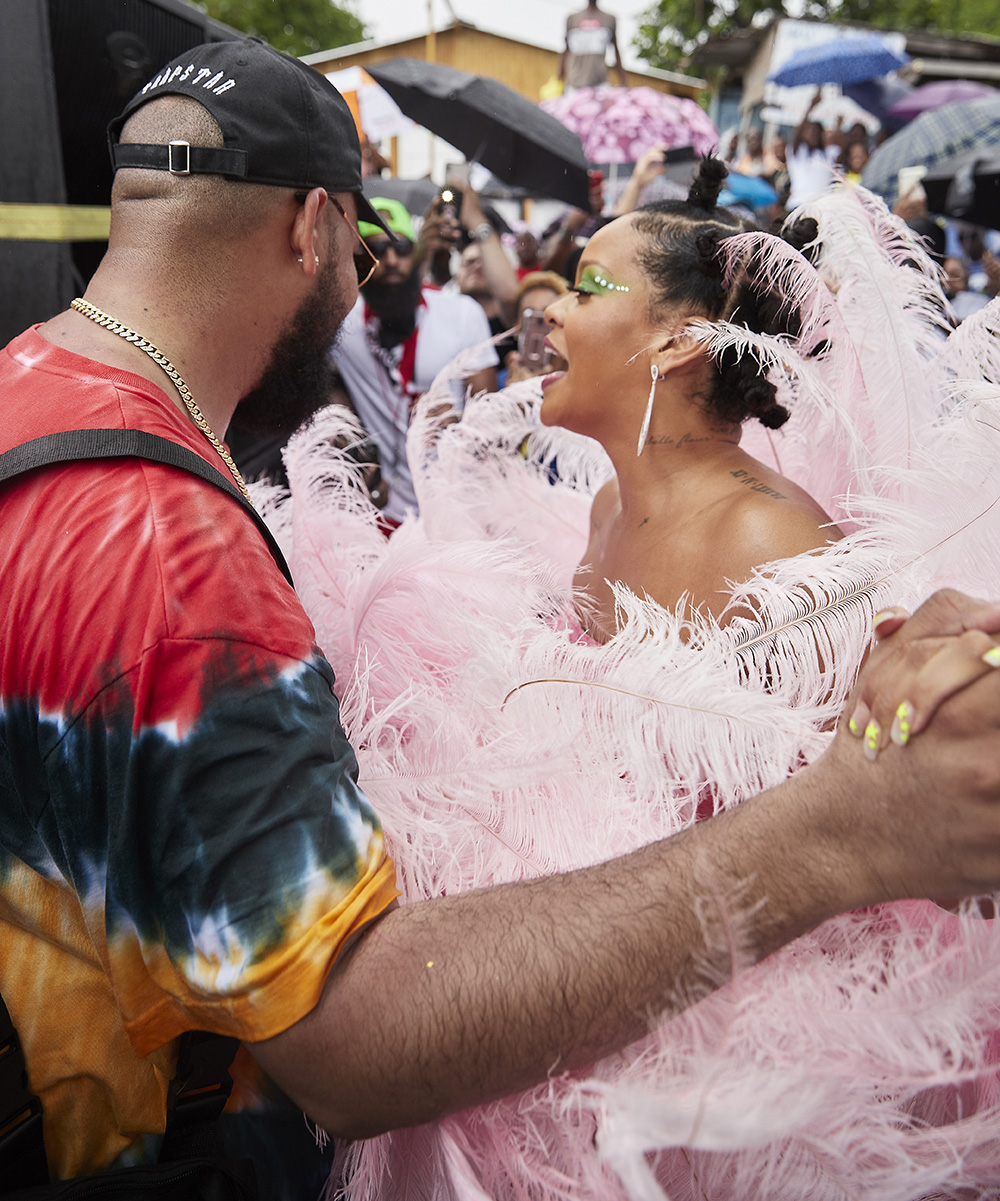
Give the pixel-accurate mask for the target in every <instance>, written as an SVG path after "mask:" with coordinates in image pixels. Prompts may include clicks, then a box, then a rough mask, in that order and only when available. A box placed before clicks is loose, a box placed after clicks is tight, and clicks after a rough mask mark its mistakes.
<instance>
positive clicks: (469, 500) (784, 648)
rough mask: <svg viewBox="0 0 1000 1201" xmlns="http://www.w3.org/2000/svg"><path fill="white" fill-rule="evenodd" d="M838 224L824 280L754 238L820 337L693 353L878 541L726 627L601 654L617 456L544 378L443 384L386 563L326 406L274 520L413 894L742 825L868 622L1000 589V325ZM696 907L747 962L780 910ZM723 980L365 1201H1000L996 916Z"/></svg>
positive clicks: (902, 250)
mask: <svg viewBox="0 0 1000 1201" xmlns="http://www.w3.org/2000/svg"><path fill="white" fill-rule="evenodd" d="M810 213H811V215H813V216H814V217H815V219H816V220H817V223H818V227H819V237H818V245H817V248H816V249H817V255H818V257H817V259H816V263H817V266H816V267H813V266H811V265H810V264H809V263H807V262H806V261H805V259H803V258H802V256H800V255H797V253H796V252H792V251H789V250H788V249H787V248H784V249H783V248H782V246H781V245H780V244H779V243H775V242H773V241H769V240H767V239H758V240H757V241H754V242H753V243H750V242H747V243H744V244H743V245H742V248H743V250H744V251H745V250H746V249H748V248H749V247H750V246H751V245H753V246H756V247H757V248H758V249H760V250H761V252H762V254H763V262H764V270H765V271H766V272H767V273H769V277H770V278H773V280H774V281H775V283H776V285H777V286H781V287H782V288H785V289H788V290H789V292H790V293H791V294H794V295H795V296H796V297H797V298H798V299H799V300H800V301H801V302H802V303H803V305H804V306H805V310H806V321H805V329H804V332H803V335H802V338H801V339H800V340H799V341H798V342H790V341H789V340H787V339H767V338H761V337H759V336H756V335H749V334H748V332H747V331H746V330H741V329H740V328H739V327H738V322H730V323H727V324H723V325H717V326H714V327H709V326H706V327H703V329H702V330H701V335H700V336H703V337H704V338H705V340H706V343H707V345H709V347H710V348H713V349H718V348H719V347H721V346H722V345H727V344H728V345H738V346H741V347H742V348H743V349H744V350H745V352H746V353H754V354H756V355H757V356H758V357H759V358H760V360H761V361H762V362H763V363H765V364H766V365H767V369H768V370H769V371H770V372H772V373H774V376H775V378H776V379H780V381H781V384H782V387H783V389H784V394H785V395H787V396H788V398H789V406H790V408H791V409H792V412H793V421H794V420H795V419H796V417H798V418H800V421H799V424H798V427H797V428H794V427H793V429H792V430H791V431H790V432H789V433H788V434H787V435H783V437H782V438H776V439H775V442H774V444H775V448H776V451H775V453H776V454H777V456H778V458H779V461H780V462H781V464H782V468H783V469H785V468H786V467H787V465H788V464H791V465H792V466H793V467H794V470H795V471H796V473H797V475H798V478H799V479H800V480H804V481H806V485H805V486H807V487H809V486H810V485H812V487H813V488H814V489H815V494H816V495H817V499H819V500H820V501H821V503H824V504H825V505H827V506H828V507H835V508H836V510H837V511H838V512H843V513H845V514H846V515H847V518H848V524H849V528H850V532H849V533H848V535H847V537H846V538H845V539H844V540H843V541H841V542H839V543H837V544H835V545H833V546H830V547H829V548H827V549H826V550H824V551H822V552H819V553H815V554H811V555H802V556H798V557H796V558H794V559H788V560H784V561H778V562H775V563H771V564H763V565H761V567H760V569H759V570H758V571H757V573H755V575H754V576H753V578H752V579H750V580H748V581H741V582H734V585H733V599H734V602H735V603H738V604H739V605H740V606H741V608H746V609H749V610H750V613H751V616H750V617H741V618H739V619H737V620H735V621H734V622H732V623H731V624H730V625H728V626H726V627H720V626H719V625H718V623H716V622H715V621H714V620H712V619H711V618H707V617H700V616H698V615H694V616H691V615H684V616H682V615H680V614H679V613H670V612H666V611H664V610H663V609H661V608H659V606H657V605H655V604H654V603H653V602H651V601H649V600H648V599H647V598H644V597H639V596H635V595H633V594H632V593H630V592H629V591H628V590H627V589H624V588H622V587H621V586H618V588H617V600H618V605H619V609H620V614H621V618H622V625H621V630H620V632H619V634H618V635H616V637H615V638H613V639H612V640H611V642H610V643H608V644H607V645H605V646H594V645H592V644H590V643H588V642H587V641H586V640H583V639H581V638H580V637H579V635H578V633H577V632H576V631H575V629H574V624H573V620H572V613H573V606H574V600H575V598H574V596H573V592H572V570H573V567H574V565H575V563H576V562H577V560H578V557H579V555H580V554H581V553H582V550H583V547H585V545H586V532H587V512H588V504H589V499H590V497H591V496H592V495H593V493H594V491H595V490H596V488H597V487H599V486H600V484H601V483H602V482H603V481H604V480H605V479H607V478H608V475H609V472H610V465H609V463H608V461H607V459H606V457H605V456H604V454H603V451H601V449H600V447H598V446H596V445H595V444H593V443H591V442H589V441H588V440H587V439H583V438H579V437H576V436H574V435H571V434H567V433H566V432H565V431H561V430H557V429H549V428H545V427H542V426H540V425H539V424H538V423H537V403H538V388H537V384H533V383H529V384H527V385H520V386H518V387H517V388H514V389H511V390H510V391H509V392H507V393H502V394H500V395H497V396H483V397H472V398H469V400H468V401H467V403H466V407H465V413H464V416H463V418H462V420H461V421H460V422H457V423H455V424H452V425H449V426H447V427H445V428H441V427H440V425H439V424H438V423H437V421H436V420H435V418H433V417H432V416H431V413H432V411H433V408H434V406H435V404H437V403H438V401H439V399H440V397H442V396H450V395H451V392H450V389H449V387H448V384H447V380H446V379H442V380H441V381H440V383H439V385H437V386H436V388H435V389H432V391H431V393H430V394H429V396H428V397H427V398H426V399H425V402H423V403H422V404H421V405H420V406H419V407H418V410H417V413H416V414H415V418H414V422H413V426H412V428H411V436H410V443H409V452H410V456H411V464H412V466H413V469H414V478H415V481H416V487H417V494H418V498H419V500H420V505H421V514H420V516H419V517H414V518H410V519H408V520H407V522H405V523H404V525H403V527H402V528H401V530H400V531H399V533H397V534H396V535H395V536H394V537H393V538H392V539H391V540H388V541H387V540H386V539H384V538H383V537H382V535H381V534H380V533H379V531H378V529H377V525H376V521H375V515H374V512H373V511H372V510H371V509H370V507H369V506H368V503H367V500H366V499H365V497H364V495H363V494H362V492H361V491H360V490H359V488H358V486H357V479H356V474H355V473H356V468H354V467H353V466H352V465H351V464H350V462H349V461H348V460H346V459H345V458H344V457H343V456H338V454H337V453H336V452H335V451H331V449H330V448H331V444H332V440H333V439H334V438H335V437H340V438H341V439H343V438H351V437H354V436H356V431H355V432H354V433H353V434H352V432H351V426H350V422H349V419H346V418H345V417H344V416H343V415H342V414H338V413H337V412H336V411H328V412H326V413H325V414H323V415H321V417H320V418H319V419H318V420H317V421H316V423H314V425H313V426H312V427H311V428H309V429H307V430H305V431H303V432H302V433H301V434H300V435H298V436H297V437H296V438H295V439H294V440H293V441H292V442H291V443H290V445H289V448H288V452H287V464H288V469H289V478H290V481H291V495H290V496H289V497H282V496H279V495H277V494H275V493H274V492H270V493H268V494H266V495H265V494H261V499H262V502H263V507H264V511H265V514H266V516H267V518H268V520H269V521H270V522H271V523H272V525H273V528H274V529H275V531H276V534H277V536H278V537H279V540H280V542H281V543H282V546H283V548H284V549H285V550H286V553H287V555H288V557H289V561H290V563H291V565H292V570H293V573H294V575H295V578H296V581H297V585H298V587H299V589H300V594H301V595H302V598H303V603H304V604H305V605H306V607H307V610H308V611H309V612H310V614H311V616H312V618H313V621H314V623H315V625H316V629H317V635H318V638H319V640H320V643H321V645H323V646H324V647H325V649H326V651H327V653H328V655H329V656H330V658H331V661H332V662H333V664H334V667H335V669H336V672H337V677H338V689H339V695H340V699H341V706H342V715H343V720H344V723H345V726H346V728H347V730H348V733H349V735H350V737H351V739H352V742H353V743H354V745H355V747H356V749H357V754H358V762H359V768H360V779H361V782H362V784H363V786H364V788H365V789H366V791H367V792H368V794H369V796H370V797H371V799H372V801H373V803H374V804H375V806H376V808H377V809H378V811H379V812H380V814H381V816H382V819H383V823H384V827H385V831H386V837H387V841H388V844H389V847H390V850H391V852H392V854H393V856H394V859H395V861H396V865H397V869H398V873H399V880H400V886H401V888H402V891H403V897H404V901H406V902H412V901H415V900H418V899H420V898H422V897H426V896H435V895H440V894H442V893H456V892H461V891H463V890H465V889H469V888H475V887H480V886H482V885H484V884H489V883H495V882H499V881H503V880H515V879H525V878H530V877H532V876H537V875H539V874H543V873H549V872H554V871H561V870H567V869H570V868H574V867H577V866H582V865H584V864H587V863H593V862H597V861H599V860H602V859H605V858H607V857H608V856H609V855H613V854H617V853H621V852H624V851H627V850H630V849H632V848H634V847H637V846H640V845H643V844H644V843H646V842H648V841H650V840H653V839H657V838H665V837H670V836H671V835H672V834H674V833H676V832H677V831H679V830H683V829H686V828H687V827H689V826H690V825H691V824H692V823H693V822H694V821H695V820H696V817H697V815H698V813H699V811H701V812H703V811H704V806H705V803H706V801H710V802H711V806H712V807H714V808H716V809H718V808H723V807H728V806H731V805H734V804H739V803H740V802H741V801H742V800H744V799H746V798H748V797H750V796H752V795H753V794H754V793H756V792H758V791H760V790H761V789H762V788H766V787H769V786H771V785H773V784H775V783H777V782H778V781H780V780H781V779H783V778H784V777H785V776H786V775H787V774H788V773H789V772H791V771H794V770H795V768H796V766H798V765H799V764H801V763H802V762H807V761H810V760H811V759H813V758H815V757H816V756H817V755H818V754H820V753H821V752H822V750H823V748H824V746H825V745H826V743H827V741H828V739H829V737H830V735H829V733H828V732H827V731H828V729H829V725H830V722H831V720H832V718H833V717H834V716H835V715H836V714H837V712H838V711H839V709H840V707H841V706H842V704H843V702H844V699H845V697H846V695H847V693H848V691H849V689H850V687H851V684H852V681H853V678H854V672H855V669H856V664H857V663H858V661H859V659H860V657H861V655H862V654H863V651H864V649H865V646H866V644H867V640H868V637H869V629H870V619H871V615H872V612H873V611H874V609H875V608H877V607H881V606H882V605H883V604H884V603H886V602H887V601H889V600H899V601H902V602H903V603H907V604H911V605H912V604H914V603H916V602H917V601H918V600H919V599H920V597H921V596H922V595H924V594H926V592H927V590H928V589H929V588H930V587H932V586H934V585H936V584H957V585H959V586H962V587H966V588H967V589H969V590H972V591H976V592H980V593H990V592H992V593H993V594H994V595H996V594H1000V555H998V552H997V547H998V546H1000V356H998V355H997V352H996V347H995V336H996V328H997V315H996V314H997V311H998V310H997V306H996V305H995V304H994V305H991V306H989V308H988V309H986V310H984V311H983V314H982V315H980V316H979V318H978V320H975V321H974V322H973V323H972V324H969V325H965V326H962V327H960V329H959V330H957V331H956V332H955V333H953V334H951V336H950V337H948V338H946V337H945V335H944V332H943V330H942V328H941V325H940V320H939V313H941V312H944V311H945V302H944V298H943V296H942V295H941V294H940V292H939V290H938V287H937V283H936V280H935V279H934V278H933V276H932V275H931V274H930V273H929V272H928V271H926V270H925V269H924V267H923V266H922V264H921V263H920V261H919V260H916V265H914V260H913V259H912V257H911V255H910V248H909V245H908V242H907V235H906V234H905V233H904V232H903V231H902V230H900V229H899V227H898V225H896V223H895V222H894V221H893V220H892V219H891V218H890V217H889V215H888V214H887V213H886V212H885V211H884V210H883V209H880V208H879V206H878V202H876V201H874V200H873V199H872V198H869V197H867V196H863V195H862V196H856V195H852V194H850V193H849V192H841V193H839V194H834V195H831V196H830V197H828V198H826V199H824V200H822V201H819V202H817V203H816V205H815V206H810ZM733 249H734V250H736V249H737V246H736V245H734V246H733ZM866 315H867V319H866V320H863V318H865V317H866ZM873 329H878V330H879V331H880V337H879V338H875V337H874V336H873V334H872V330H873ZM823 341H828V342H829V347H828V348H827V349H826V351H825V352H824V353H821V354H818V355H815V354H814V355H810V354H809V351H810V350H814V349H815V347H816V346H817V345H818V344H819V343H821V342H823ZM897 368H898V370H899V373H900V378H897V376H896V372H897ZM789 425H792V422H790V423H789ZM781 433H782V431H779V434H781ZM834 435H835V436H834ZM522 448H523V449H522ZM765 449H767V444H765ZM831 457H833V458H835V459H836V464H835V467H833V468H831V467H830V464H829V462H828V460H829V459H830V458H831ZM553 461H555V462H557V463H558V468H559V478H558V479H556V480H553V479H552V478H551V473H550V467H551V464H552V463H553ZM817 647H819V648H820V653H819V655H818V656H817ZM700 904H701V906H702V912H703V914H704V923H705V934H706V939H707V941H708V944H709V946H710V947H711V946H712V945H714V940H720V941H721V943H722V944H723V945H725V946H726V947H727V948H730V949H731V950H733V951H734V952H735V959H736V962H737V964H739V961H740V956H739V947H740V938H741V930H742V929H743V928H744V925H743V924H744V923H745V922H748V921H752V920H753V915H752V914H751V913H745V912H744V911H743V908H742V906H741V899H740V896H739V895H738V894H737V895H733V896H728V897H713V896H711V895H708V894H706V895H705V896H704V897H703V898H700ZM710 971H711V968H710V967H709V966H708V965H706V973H708V972H710ZM716 983H718V984H719V985H721V987H720V988H719V990H718V991H717V992H715V993H714V994H712V995H711V996H708V997H706V998H704V999H702V1000H700V1001H698V1002H697V1003H696V1004H693V1005H690V1006H689V1007H687V1008H684V1006H685V1005H686V1004H687V1002H688V1001H690V1000H692V998H689V997H684V996H678V997H676V998H674V1001H675V1003H676V1008H678V1009H683V1012H680V1013H679V1014H678V1015H677V1016H675V1017H673V1018H671V1019H664V1020H660V1021H651V1022H650V1030H649V1034H648V1035H647V1036H646V1038H644V1039H642V1040H641V1041H639V1042H638V1043H636V1044H634V1045H633V1046H630V1047H628V1048H625V1049H624V1050H623V1051H622V1052H621V1053H620V1054H618V1055H614V1056H609V1057H608V1058H607V1059H605V1060H602V1061H601V1062H599V1063H597V1064H594V1065H593V1066H592V1067H591V1068H590V1069H588V1070H586V1071H582V1072H578V1073H574V1074H566V1073H562V1072H560V1071H559V1069H558V1065H554V1066H553V1069H552V1071H551V1073H550V1076H549V1078H548V1079H547V1080H545V1081H544V1082H543V1083H541V1084H539V1085H538V1086H537V1087H535V1088H534V1089H529V1090H527V1091H525V1092H523V1093H520V1094H518V1095H515V1096H512V1097H508V1098H504V1099H503V1100H501V1101H497V1102H493V1103H491V1104H488V1105H483V1106H477V1107H473V1108H471V1109H469V1110H466V1111H463V1112H461V1113H456V1114H453V1115H451V1116H450V1117H447V1118H445V1119H443V1120H442V1121H440V1122H436V1123H431V1124H429V1125H427V1126H422V1127H419V1128H416V1129H413V1130H405V1131H398V1132H395V1133H392V1134H388V1135H385V1136H382V1137H380V1138H377V1139H372V1140H368V1141H367V1142H364V1143H359V1144H355V1145H354V1146H352V1147H351V1148H350V1149H349V1150H348V1152H347V1159H348V1175H347V1177H346V1180H347V1183H346V1184H345V1185H344V1191H345V1195H346V1196H347V1197H348V1198H350V1199H351V1201H376V1198H377V1199H378V1201H414V1199H417V1198H420V1199H421V1201H453V1199H455V1198H461V1199H468V1201H482V1199H483V1198H484V1197H489V1198H492V1199H496V1201H523V1199H530V1201H557V1199H558V1201H563V1199H566V1201H664V1199H667V1198H669V1201H688V1199H690V1201H750V1199H757V1198H760V1199H764V1198H767V1199H774V1201H779V1199H780V1201H789V1199H796V1201H797V1199H799V1198H807V1197H808V1198H809V1199H810V1201H858V1199H865V1201H868V1199H870V1201H876V1199H877V1201H887V1199H888V1201H918V1199H921V1198H928V1197H956V1198H959V1197H966V1196H969V1197H972V1196H974V1197H977V1198H988V1197H1000V1138H998V1137H997V1130H998V1129H1000V1076H998V1049H1000V1043H998V1039H1000V1034H998V1032H1000V924H998V923H996V922H992V921H986V920H983V919H982V918H981V917H980V916H979V914H978V910H976V909H974V908H972V907H970V908H968V909H966V910H963V911H962V912H960V913H957V914H956V913H950V912H946V911H944V910H942V909H939V908H937V907H936V906H935V905H933V904H932V903H931V902H926V901H912V902H905V903H898V904H893V905H885V906H881V907H879V908H878V909H875V910H871V911H865V912H861V913H855V914H846V915H843V916H841V917H839V918H837V919H835V920H833V921H831V922H827V923H826V924H824V925H823V926H821V927H820V928H818V929H817V930H814V931H812V932H811V933H810V934H808V935H805V936H803V937H802V938H800V939H798V940H796V941H795V942H794V943H793V944H791V945H789V946H788V947H786V948H784V949H783V950H782V951H780V952H779V953H777V954H775V955H773V956H771V957H770V958H769V959H768V960H766V961H765V962H764V963H761V964H759V965H757V966H755V967H749V968H746V969H742V970H737V971H736V972H735V973H734V974H733V975H732V977H731V978H729V979H728V980H725V981H722V980H717V981H716Z"/></svg>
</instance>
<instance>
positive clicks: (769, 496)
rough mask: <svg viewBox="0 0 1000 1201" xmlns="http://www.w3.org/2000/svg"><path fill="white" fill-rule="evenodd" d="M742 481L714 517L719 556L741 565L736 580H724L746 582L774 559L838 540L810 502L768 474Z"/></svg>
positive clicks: (829, 523)
mask: <svg viewBox="0 0 1000 1201" xmlns="http://www.w3.org/2000/svg"><path fill="white" fill-rule="evenodd" d="M747 480H748V482H747V485H746V487H745V490H744V489H740V490H739V491H738V492H736V493H734V494H733V496H732V497H731V498H730V502H729V504H727V505H726V506H725V509H724V510H723V512H722V513H721V514H720V521H719V529H718V543H717V545H718V547H719V551H720V553H721V554H728V555H731V556H732V558H733V560H734V561H737V560H741V561H742V562H741V563H740V571H741V572H742V575H741V576H739V577H738V576H736V575H730V576H729V578H730V579H736V578H743V579H746V578H747V576H748V575H749V574H751V573H752V571H753V570H754V569H755V568H757V567H761V566H762V565H763V564H765V563H770V562H771V561H772V560H774V559H788V558H791V557H792V556H793V555H799V554H803V553H804V552H806V551H810V550H817V549H819V548H821V547H824V546H826V545H827V544H828V543H830V542H837V541H839V540H840V539H841V538H842V537H843V533H842V531H841V530H840V529H839V528H838V527H837V526H836V525H835V524H834V523H833V521H832V520H831V519H830V516H829V515H828V514H827V513H825V512H824V511H823V509H822V508H820V506H819V505H818V504H817V503H816V501H814V500H813V498H812V497H811V496H810V495H809V494H808V493H807V492H805V491H803V490H802V489H801V488H799V487H798V486H797V485H795V484H793V483H791V482H790V481H789V480H785V479H783V478H782V477H781V476H776V475H774V474H773V473H768V474H767V475H766V476H762V477H757V478H755V477H753V476H748V477H747ZM734 565H735V563H734Z"/></svg>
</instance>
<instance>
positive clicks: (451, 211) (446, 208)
mask: <svg viewBox="0 0 1000 1201" xmlns="http://www.w3.org/2000/svg"><path fill="white" fill-rule="evenodd" d="M461 211H462V193H461V191H460V190H459V189H458V188H450V187H447V186H445V187H444V188H442V189H441V212H442V214H443V215H444V216H446V217H451V219H452V220H453V221H457V220H458V214H459V213H460V212H461Z"/></svg>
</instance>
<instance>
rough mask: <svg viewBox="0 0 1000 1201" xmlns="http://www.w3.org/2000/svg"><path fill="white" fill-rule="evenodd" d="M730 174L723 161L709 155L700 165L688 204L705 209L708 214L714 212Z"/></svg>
mask: <svg viewBox="0 0 1000 1201" xmlns="http://www.w3.org/2000/svg"><path fill="white" fill-rule="evenodd" d="M728 174H729V168H728V167H727V166H726V164H725V163H724V162H723V161H722V159H719V158H712V157H711V156H710V155H707V156H706V157H705V158H703V159H702V160H701V162H700V163H699V164H698V174H697V175H696V176H695V177H694V182H693V183H692V184H691V190H690V191H689V192H688V197H687V202H688V204H690V205H691V206H692V207H693V208H697V209H704V210H705V212H706V213H710V212H712V211H713V210H714V209H715V208H716V207H717V205H718V203H719V193H720V192H721V191H722V185H723V183H724V182H725V179H726V176H727V175H728Z"/></svg>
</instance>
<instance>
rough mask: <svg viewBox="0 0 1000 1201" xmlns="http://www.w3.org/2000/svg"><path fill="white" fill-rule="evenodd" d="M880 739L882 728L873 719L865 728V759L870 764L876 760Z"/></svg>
mask: <svg viewBox="0 0 1000 1201" xmlns="http://www.w3.org/2000/svg"><path fill="white" fill-rule="evenodd" d="M881 737H882V727H881V726H880V725H879V724H878V722H877V721H876V720H875V718H874V717H873V718H872V719H871V721H870V722H869V723H868V725H867V726H865V758H866V759H870V760H871V761H872V763H874V762H875V760H876V759H877V758H878V744H879V741H880V739H881Z"/></svg>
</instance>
